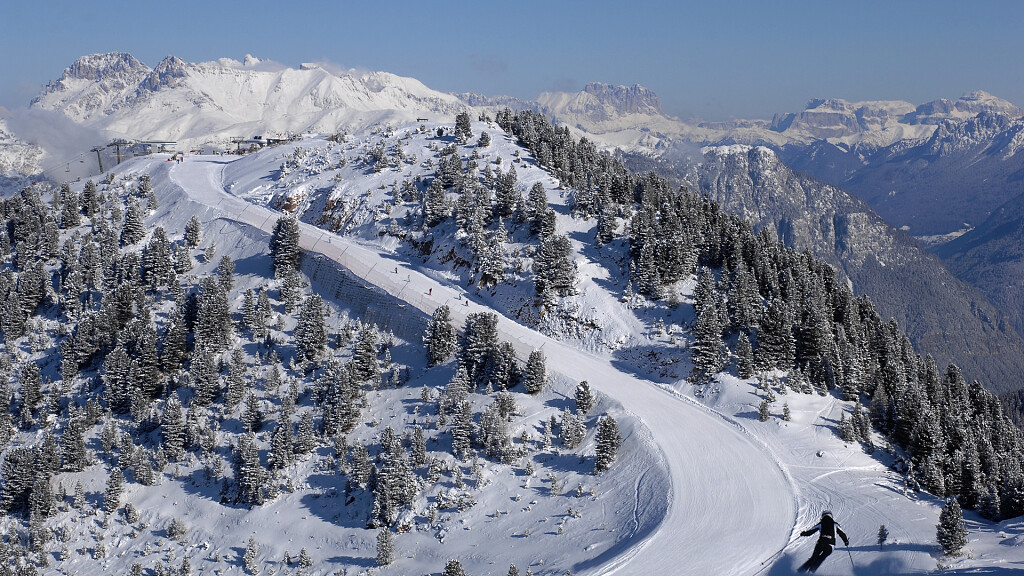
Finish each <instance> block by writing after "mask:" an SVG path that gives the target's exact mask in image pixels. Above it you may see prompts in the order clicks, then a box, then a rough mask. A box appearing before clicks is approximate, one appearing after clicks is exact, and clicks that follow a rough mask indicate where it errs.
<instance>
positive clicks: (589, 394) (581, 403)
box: [573, 380, 594, 414]
mask: <svg viewBox="0 0 1024 576" xmlns="http://www.w3.org/2000/svg"><path fill="white" fill-rule="evenodd" d="M573 398H574V399H575V400H576V410H577V411H578V412H579V413H580V414H586V413H587V412H590V409H591V408H593V407H594V392H593V391H592V390H591V389H590V383H589V382H587V381H586V380H580V383H579V384H577V385H576V390H575V392H574V393H573Z"/></svg>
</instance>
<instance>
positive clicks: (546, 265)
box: [533, 234, 576, 298]
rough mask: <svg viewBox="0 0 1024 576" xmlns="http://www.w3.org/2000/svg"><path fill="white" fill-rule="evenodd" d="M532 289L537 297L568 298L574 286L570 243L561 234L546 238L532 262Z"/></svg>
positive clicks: (574, 277) (574, 267)
mask: <svg viewBox="0 0 1024 576" xmlns="http://www.w3.org/2000/svg"><path fill="white" fill-rule="evenodd" d="M533 277H534V288H535V290H536V292H537V295H538V296H542V297H545V298H552V297H554V296H556V295H557V296H568V295H570V294H572V293H573V290H574V287H575V284H576V264H575V263H574V262H573V260H572V243H570V242H569V238H568V237H566V236H564V235H562V234H555V235H551V236H546V237H544V238H543V239H542V240H541V243H540V249H539V250H538V251H537V254H536V256H535V257H534V261H533Z"/></svg>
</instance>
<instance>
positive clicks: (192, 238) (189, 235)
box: [185, 215, 203, 248]
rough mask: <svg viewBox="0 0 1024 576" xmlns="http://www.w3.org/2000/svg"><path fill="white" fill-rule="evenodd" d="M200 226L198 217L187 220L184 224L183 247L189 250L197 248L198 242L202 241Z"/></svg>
mask: <svg viewBox="0 0 1024 576" xmlns="http://www.w3.org/2000/svg"><path fill="white" fill-rule="evenodd" d="M202 226H203V225H202V224H201V223H200V222H199V217H197V216H194V215H193V216H192V217H191V218H189V220H188V223H187V224H185V246H187V247H189V248H195V247H197V246H199V242H201V241H202Z"/></svg>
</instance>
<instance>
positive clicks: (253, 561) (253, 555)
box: [242, 536, 260, 576]
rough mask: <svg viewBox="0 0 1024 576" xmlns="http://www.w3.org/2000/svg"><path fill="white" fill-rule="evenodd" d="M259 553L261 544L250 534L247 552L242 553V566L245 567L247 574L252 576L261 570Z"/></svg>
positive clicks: (246, 546) (246, 547)
mask: <svg viewBox="0 0 1024 576" xmlns="http://www.w3.org/2000/svg"><path fill="white" fill-rule="evenodd" d="M259 554H260V546H259V544H257V543H256V539H255V538H253V537H252V536H249V543H248V544H246V545H245V553H244V554H243V555H242V566H243V567H244V568H245V573H246V574H249V575H250V576H252V575H255V574H256V573H258V572H259V563H258V562H257V557H258V556H259Z"/></svg>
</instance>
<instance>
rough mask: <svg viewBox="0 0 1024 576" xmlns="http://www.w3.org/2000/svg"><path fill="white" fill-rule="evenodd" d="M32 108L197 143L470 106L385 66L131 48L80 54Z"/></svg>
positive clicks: (135, 134) (129, 133) (118, 131)
mask: <svg viewBox="0 0 1024 576" xmlns="http://www.w3.org/2000/svg"><path fill="white" fill-rule="evenodd" d="M32 105H33V107H35V108H39V109H43V110H51V111H56V112H59V113H61V114H63V115H65V116H67V117H68V118H70V119H71V120H73V121H75V122H77V123H81V124H85V125H87V126H89V127H91V128H97V129H100V130H105V131H108V132H110V133H111V134H112V135H114V136H118V137H126V138H130V139H153V140H175V141H178V142H179V143H181V144H182V145H184V146H188V147H196V146H204V145H207V144H211V143H218V142H219V143H222V144H223V143H225V142H226V141H228V140H229V139H230V138H231V137H251V136H252V135H253V134H258V133H263V132H268V133H299V132H306V131H317V132H335V131H339V130H354V129H360V128H363V127H366V126H368V125H370V124H374V123H377V122H384V121H390V120H393V119H395V120H415V119H416V118H419V117H427V118H435V119H436V118H438V117H439V116H441V117H445V118H449V117H454V116H455V114H456V113H458V112H460V111H462V110H465V109H466V108H467V106H466V105H465V104H463V103H462V102H460V101H459V100H458V98H456V97H455V96H452V95H450V94H444V93H441V92H438V91H436V90H431V89H430V88H428V87H426V86H424V85H423V84H422V83H421V82H419V81H418V80H414V79H411V78H403V77H400V76H396V75H394V74H389V73H386V72H356V71H346V72H341V73H335V72H333V71H332V70H329V69H328V68H325V67H323V66H320V65H316V64H313V65H303V66H302V67H301V68H298V69H296V68H289V67H286V66H282V65H278V64H275V63H273V62H269V61H261V60H259V59H258V58H255V57H253V56H251V55H246V57H245V60H244V61H243V62H239V61H237V60H232V59H222V60H218V61H214V62H202V63H189V62H186V61H184V60H182V59H181V58H178V57H175V56H168V57H167V58H165V59H164V60H162V61H161V62H160V63H159V64H157V65H156V67H155V68H153V69H152V70H150V69H149V68H147V67H146V66H145V65H143V64H141V63H140V62H138V60H136V59H135V58H133V57H132V56H131V55H128V54H120V53H115V54H106V55H102V54H101V55H94V56H87V57H83V58H81V59H79V61H78V62H76V63H75V64H74V65H73V66H71V67H69V68H68V70H66V71H65V73H64V76H63V77H62V78H61V79H60V80H58V81H57V82H51V83H50V85H49V86H48V87H47V88H46V89H45V90H44V91H43V93H42V94H40V96H39V97H38V98H36V99H35V100H34V101H33V104H32Z"/></svg>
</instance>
